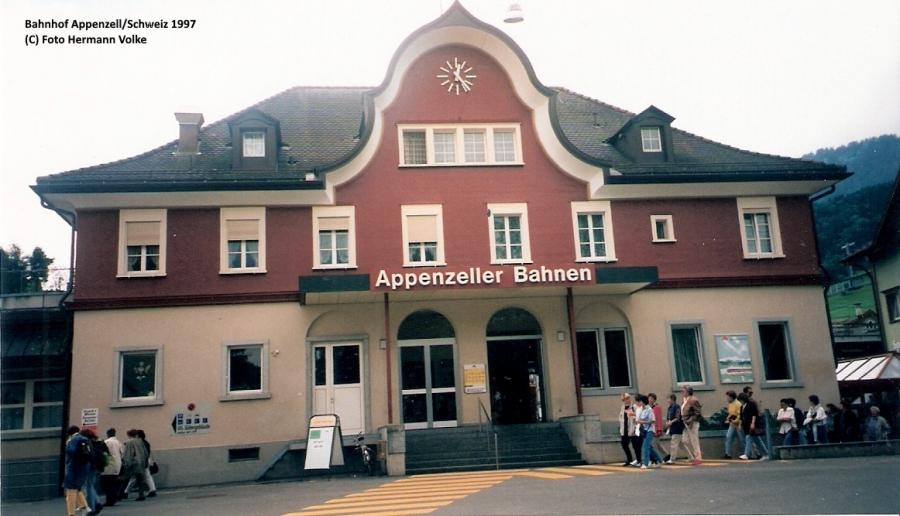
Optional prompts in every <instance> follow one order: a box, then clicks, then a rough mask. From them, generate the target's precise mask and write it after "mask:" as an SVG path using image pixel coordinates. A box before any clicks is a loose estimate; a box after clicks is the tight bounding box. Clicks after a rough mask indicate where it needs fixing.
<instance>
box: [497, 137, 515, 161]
mask: <svg viewBox="0 0 900 516" xmlns="http://www.w3.org/2000/svg"><path fill="white" fill-rule="evenodd" d="M517 156H518V154H517V153H516V133H515V132H514V131H510V130H506V129H497V130H495V131H494V161H495V162H496V163H513V162H515V161H518V157H517Z"/></svg>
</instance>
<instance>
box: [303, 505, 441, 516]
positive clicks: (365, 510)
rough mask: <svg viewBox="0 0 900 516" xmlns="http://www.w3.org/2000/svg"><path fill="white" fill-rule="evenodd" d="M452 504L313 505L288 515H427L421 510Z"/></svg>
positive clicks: (430, 509)
mask: <svg viewBox="0 0 900 516" xmlns="http://www.w3.org/2000/svg"><path fill="white" fill-rule="evenodd" d="M451 503H453V502H452V501H446V502H433V503H418V502H411V503H398V504H384V505H372V504H368V505H367V506H365V507H342V506H324V505H314V506H312V507H307V508H306V509H304V510H303V511H301V512H292V513H289V514H291V515H296V516H332V515H337V514H366V515H370V516H371V515H373V514H378V512H376V511H382V512H381V513H382V514H400V512H398V511H401V510H417V511H418V512H408V513H406V514H427V513H423V512H421V510H422V509H429V510H428V512H432V511H434V510H435V509H438V508H440V507H444V506H447V505H450V504H451Z"/></svg>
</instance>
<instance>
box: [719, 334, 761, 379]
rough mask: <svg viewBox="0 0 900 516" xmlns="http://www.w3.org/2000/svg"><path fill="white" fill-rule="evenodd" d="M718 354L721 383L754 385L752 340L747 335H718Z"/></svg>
mask: <svg viewBox="0 0 900 516" xmlns="http://www.w3.org/2000/svg"><path fill="white" fill-rule="evenodd" d="M716 352H717V354H718V360H719V381H721V382H722V383H753V362H751V360H750V339H749V337H748V336H747V335H744V334H735V335H716Z"/></svg>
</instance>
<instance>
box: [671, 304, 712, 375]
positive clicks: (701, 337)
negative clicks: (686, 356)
mask: <svg viewBox="0 0 900 516" xmlns="http://www.w3.org/2000/svg"><path fill="white" fill-rule="evenodd" d="M666 327H667V329H668V331H667V332H666V333H667V335H666V338H667V339H668V348H669V349H668V352H669V360H670V364H671V366H672V385H673V390H677V389H678V388H680V387H681V386H683V385H690V386H691V387H695V388H697V387H705V386H708V385H709V381H710V380H709V369H708V368H707V365H706V361H707V359H706V337H705V335H706V332H705V331H704V328H703V324H702V323H699V322H693V321H677V322H668V323H667V324H666ZM676 329H693V330H694V331H695V333H696V336H697V341H696V346H697V359H698V360H699V366H700V380H699V381H679V379H678V367H677V365H676V361H677V358H676V357H675V335H674V331H675V330H676Z"/></svg>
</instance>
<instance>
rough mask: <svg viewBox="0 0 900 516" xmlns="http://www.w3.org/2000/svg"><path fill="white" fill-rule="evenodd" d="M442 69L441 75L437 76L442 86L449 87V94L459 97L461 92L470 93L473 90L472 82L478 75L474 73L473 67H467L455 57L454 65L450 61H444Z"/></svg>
mask: <svg viewBox="0 0 900 516" xmlns="http://www.w3.org/2000/svg"><path fill="white" fill-rule="evenodd" d="M440 69H441V73H439V74H437V78H438V79H441V81H442V82H441V86H446V87H447V93H456V94H457V95H459V93H460V92H463V93H468V92H470V91H471V90H472V82H473V81H474V80H475V77H477V75H475V74H474V73H472V67H471V66H468V65H466V62H465V61H460V60H459V58H457V57H454V58H453V63H452V64H451V63H450V61H449V60H447V61H444V65H443V66H441V67H440Z"/></svg>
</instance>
